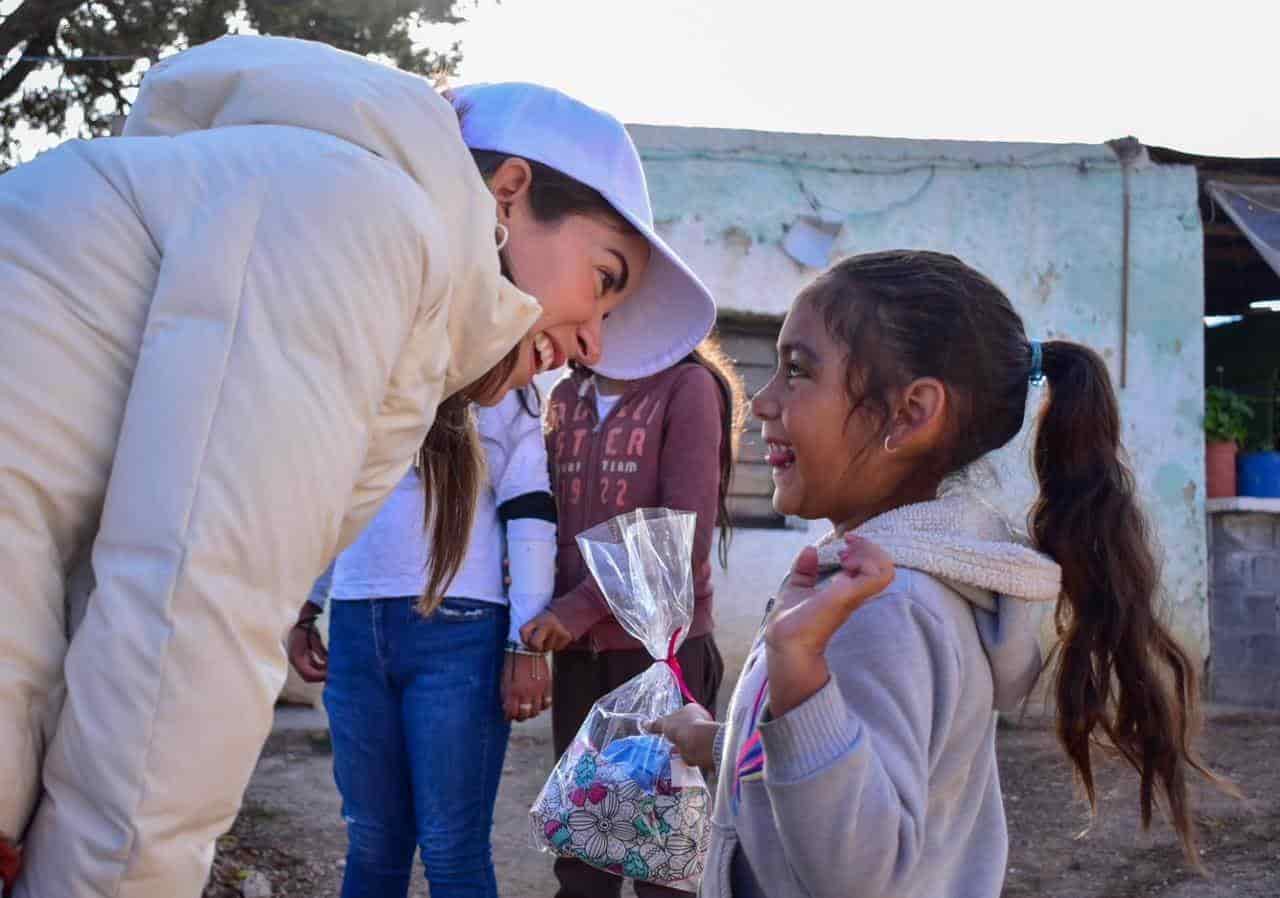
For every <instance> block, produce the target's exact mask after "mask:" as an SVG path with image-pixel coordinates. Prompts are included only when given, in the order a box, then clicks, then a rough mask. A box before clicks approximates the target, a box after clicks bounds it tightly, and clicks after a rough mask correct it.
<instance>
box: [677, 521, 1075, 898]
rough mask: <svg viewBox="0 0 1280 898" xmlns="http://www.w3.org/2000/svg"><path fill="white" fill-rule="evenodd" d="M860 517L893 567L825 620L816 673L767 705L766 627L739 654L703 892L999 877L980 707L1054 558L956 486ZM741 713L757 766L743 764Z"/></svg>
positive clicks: (925, 893) (900, 896)
mask: <svg viewBox="0 0 1280 898" xmlns="http://www.w3.org/2000/svg"><path fill="white" fill-rule="evenodd" d="M859 533H860V534H865V535H866V536H868V538H871V539H873V540H876V541H877V542H878V543H879V544H880V545H882V546H884V547H885V548H886V550H887V551H888V552H889V554H890V556H891V557H893V559H894V561H895V564H897V565H898V572H897V576H896V577H895V579H894V581H893V583H892V584H891V586H890V587H889V589H887V590H886V591H885V592H884V593H883V594H882V595H880V596H878V597H877V598H875V599H874V600H872V601H871V602H869V603H868V604H867V605H865V606H863V607H862V608H860V609H859V610H858V611H857V612H855V613H854V614H853V615H852V616H851V617H850V619H849V620H848V622H846V623H845V625H844V626H843V627H842V628H841V629H840V631H839V632H838V633H837V634H836V636H835V637H834V638H833V640H832V642H831V644H830V645H829V646H828V648H827V662H828V664H829V665H830V668H831V672H832V678H831V680H830V681H829V682H828V683H827V685H826V686H825V687H824V688H823V689H821V690H820V691H819V692H818V693H817V694H815V695H813V696H812V697H811V698H810V699H809V700H808V701H806V702H805V703H804V704H802V705H800V706H799V707H797V708H794V709H793V710H791V711H790V712H788V713H787V714H785V715H784V716H782V717H779V718H771V717H770V715H769V713H768V699H767V697H768V690H767V676H766V674H767V670H766V668H767V664H766V658H765V652H764V647H763V643H762V640H760V639H757V642H756V645H755V647H754V648H753V649H752V652H751V654H750V656H749V657H748V660H747V663H746V666H745V668H744V670H743V674H742V676H741V678H740V680H739V682H738V686H737V688H736V690H735V692H734V696H733V701H732V703H731V704H730V708H729V714H728V722H727V723H726V725H725V727H724V729H723V730H722V733H721V738H719V739H717V745H718V752H719V756H720V764H719V769H720V785H719V788H718V796H717V801H716V807H715V812H714V819H713V824H712V843H711V849H710V855H709V857H708V860H707V867H706V872H705V874H704V878H703V883H702V891H701V894H702V895H703V896H704V898H729V896H733V898H761V896H767V898H801V896H803V898H997V896H998V895H999V894H1000V890H1001V886H1002V883H1003V880H1004V871H1005V861H1006V858H1007V855H1008V834H1007V831H1006V828H1005V817H1004V808H1003V804H1002V801H1001V796H1000V781H999V774H998V771H997V769H996V756H995V714H994V711H995V710H996V709H1002V710H1008V709H1012V708H1013V707H1014V706H1016V705H1017V703H1018V702H1019V701H1021V700H1022V698H1023V697H1025V695H1026V694H1027V692H1028V690H1029V689H1030V688H1031V686H1032V684H1033V683H1034V681H1035V678H1036V675H1037V674H1038V672H1039V669H1040V663H1041V662H1040V652H1039V645H1038V640H1037V638H1036V627H1035V624H1034V617H1035V616H1034V615H1033V614H1032V608H1031V606H1030V602H1032V601H1047V600H1051V599H1053V598H1056V596H1057V594H1058V590H1059V589H1060V572H1059V570H1058V568H1057V565H1055V564H1054V563H1053V562H1052V561H1050V560H1049V559H1047V558H1045V557H1043V556H1041V555H1039V554H1038V553H1035V552H1034V551H1032V550H1030V549H1029V548H1027V547H1026V546H1025V545H1024V544H1022V543H1021V542H1020V540H1019V539H1018V538H1017V537H1016V536H1015V535H1014V534H1012V533H1011V532H1010V531H1009V529H1008V528H1007V527H1006V526H1005V525H1004V523H1003V521H1002V520H1001V519H1000V518H999V516H998V515H996V514H995V513H994V512H993V511H991V510H990V509H989V508H988V507H987V506H985V505H983V504H982V503H980V502H976V501H973V500H971V499H967V498H965V497H952V498H948V499H943V500H939V501H936V502H929V503H924V504H921V505H916V506H909V507H907V508H903V509H898V510H896V511H894V512H890V513H889V514H888V515H885V516H883V517H881V518H877V519H876V520H875V521H872V522H869V523H868V524H867V525H864V527H863V528H860V529H859ZM832 548H833V549H834V547H832ZM827 560H829V561H834V558H829V559H827ZM833 566H834V565H833ZM825 567H826V565H824V569H825ZM997 590H998V591H997ZM758 697H763V705H762V706H761V708H762V710H761V711H760V712H757V711H756V707H757V698H758ZM753 717H754V718H756V719H758V720H761V721H762V722H760V723H759V724H758V729H759V733H760V740H761V744H762V746H763V749H764V755H765V761H764V768H763V773H762V775H761V774H756V775H755V776H751V775H748V776H746V777H743V778H741V781H739V777H738V776H736V775H735V770H736V768H737V760H738V758H739V753H740V751H741V749H742V745H743V743H744V741H746V740H747V739H748V738H749V737H750V735H751V732H752V727H751V720H752V719H753Z"/></svg>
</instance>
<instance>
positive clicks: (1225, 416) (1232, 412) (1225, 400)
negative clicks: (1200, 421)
mask: <svg viewBox="0 0 1280 898" xmlns="http://www.w3.org/2000/svg"><path fill="white" fill-rule="evenodd" d="M1252 418H1253V409H1252V408H1251V407H1250V405H1249V401H1248V400H1247V399H1245V398H1244V397H1243V396H1241V395H1240V394H1239V393H1235V392H1233V391H1231V390H1228V389H1225V388H1223V387H1209V389H1207V390H1205V394H1204V434H1205V438H1206V439H1207V440H1208V441H1209V442H1211V443H1217V442H1224V443H1235V444H1237V445H1239V444H1240V443H1242V442H1244V440H1245V439H1246V438H1247V437H1248V435H1249V421H1250V420H1251V419H1252Z"/></svg>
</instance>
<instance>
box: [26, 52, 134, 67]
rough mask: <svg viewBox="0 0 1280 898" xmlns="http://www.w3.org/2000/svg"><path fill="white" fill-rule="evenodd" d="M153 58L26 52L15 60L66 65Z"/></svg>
mask: <svg viewBox="0 0 1280 898" xmlns="http://www.w3.org/2000/svg"><path fill="white" fill-rule="evenodd" d="M151 58H152V57H150V56H115V55H104V56H35V55H31V54H27V53H24V54H23V55H21V56H18V57H15V60H14V61H15V62H21V61H23V60H27V61H29V62H60V63H62V64H63V65H66V64H67V63H72V62H127V61H132V62H137V61H138V60H139V59H151Z"/></svg>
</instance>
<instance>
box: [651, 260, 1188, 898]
mask: <svg viewBox="0 0 1280 898" xmlns="http://www.w3.org/2000/svg"><path fill="white" fill-rule="evenodd" d="M778 352H779V363H778V370H777V373H776V374H775V376H774V378H773V380H772V381H771V382H770V383H769V385H768V386H767V387H765V389H764V390H763V391H762V392H761V393H760V394H759V395H757V396H756V397H755V399H754V401H753V411H754V413H755V414H756V416H757V417H758V418H760V419H761V420H762V421H763V422H764V438H765V440H766V441H767V443H768V445H769V461H770V464H771V465H772V466H773V478H774V497H773V503H774V507H775V508H776V509H777V510H778V511H779V512H780V513H782V514H788V515H797V516H801V517H805V518H809V519H827V520H830V521H831V523H832V525H833V526H834V531H833V533H832V535H831V536H830V537H828V538H827V539H826V540H824V541H823V542H822V543H821V544H819V545H818V546H817V547H811V548H809V549H806V550H805V551H804V552H803V553H802V554H801V555H800V557H799V558H798V559H797V561H796V564H795V567H794V569H793V570H792V572H791V574H790V575H789V576H788V577H787V579H786V580H785V581H784V582H783V584H782V586H781V588H780V590H779V592H778V594H777V595H776V596H775V597H774V598H773V599H771V600H770V602H769V607H768V611H767V614H766V618H765V624H764V626H763V627H762V629H761V633H760V636H759V638H758V639H757V641H756V645H755V647H754V648H753V650H752V652H751V654H750V656H749V658H748V660H747V663H746V666H745V668H744V671H743V674H742V676H741V678H740V680H739V683H738V686H737V689H736V690H735V693H734V697H733V701H732V703H731V705H730V709H729V715H728V720H727V722H726V723H725V724H724V725H723V726H721V725H719V724H716V723H714V722H713V721H711V719H710V716H709V715H708V714H707V713H706V712H705V711H704V710H703V709H701V708H699V707H698V706H696V705H690V706H687V707H686V708H685V709H684V710H682V711H681V712H679V713H677V714H675V715H673V716H671V717H668V718H665V719H664V720H662V721H659V722H658V723H657V725H656V728H657V729H659V730H660V731H662V732H664V733H666V734H667V735H668V736H669V737H670V738H671V739H672V740H673V741H674V742H675V743H676V745H677V746H678V748H679V750H680V751H681V753H682V754H683V755H684V756H685V757H686V759H688V760H690V761H693V762H696V763H701V764H703V765H706V766H712V765H714V766H716V767H717V768H718V770H719V774H720V778H719V792H718V796H717V802H716V807H715V812H714V818H713V826H712V840H711V848H710V853H709V856H708V860H707V866H706V873H705V875H704V879H703V884H702V895H704V896H707V898H728V896H733V898H762V896H767V898H801V896H804V898H997V896H998V895H999V894H1000V890H1001V886H1002V883H1003V880H1004V871H1005V862H1006V859H1007V854H1008V835H1007V830H1006V826H1005V817H1004V809H1003V805H1002V800H1001V795H1000V781H999V774H998V771H997V767H996V757H995V714H994V711H995V710H997V709H1012V708H1014V707H1016V706H1017V705H1018V704H1019V703H1020V702H1021V701H1022V700H1023V699H1024V698H1025V697H1026V695H1027V694H1028V692H1029V691H1030V689H1031V687H1032V686H1033V685H1034V683H1035V681H1036V678H1037V677H1038V675H1039V674H1040V670H1041V659H1040V654H1039V649H1038V641H1037V632H1036V630H1037V627H1036V625H1035V621H1036V620H1037V619H1038V617H1039V616H1038V615H1036V614H1034V613H1033V608H1032V605H1033V603H1037V602H1043V603H1053V604H1054V612H1055V620H1056V621H1057V624H1058V633H1059V637H1060V653H1061V655H1060V661H1059V664H1058V665H1057V666H1056V667H1055V668H1054V673H1053V674H1052V678H1053V679H1052V684H1051V685H1052V688H1053V692H1054V697H1055V699H1056V713H1057V715H1058V733H1059V737H1060V739H1061V742H1062V744H1063V747H1064V749H1065V750H1066V753H1067V755H1068V757H1069V758H1070V760H1071V762H1072V764H1073V766H1074V767H1075V770H1076V772H1077V773H1078V775H1079V776H1080V778H1081V781H1082V782H1083V784H1084V786H1085V789H1086V792H1087V793H1088V795H1089V798H1090V800H1091V801H1092V799H1093V776H1092V770H1093V768H1092V763H1091V754H1090V739H1091V738H1094V739H1102V740H1104V741H1106V742H1109V743H1110V744H1112V745H1113V746H1114V747H1115V748H1117V749H1119V751H1120V754H1121V755H1122V756H1123V757H1125V758H1127V759H1128V760H1129V762H1130V763H1131V764H1132V766H1133V767H1134V768H1135V770H1136V771H1137V773H1138V775H1139V776H1140V777H1141V780H1142V789H1141V793H1140V794H1141V812H1142V818H1143V820H1144V822H1146V821H1148V820H1149V818H1150V814H1151V808H1152V805H1153V803H1154V802H1155V801H1156V800H1157V799H1161V800H1162V804H1163V806H1164V807H1165V808H1166V809H1167V810H1168V812H1169V816H1170V819H1171V820H1172V822H1173V824H1174V826H1175V828H1176V829H1177V832H1178V834H1179V836H1180V837H1181V839H1182V842H1183V846H1184V848H1185V850H1186V852H1187V856H1188V858H1189V859H1190V861H1191V862H1192V863H1193V864H1194V863H1195V857H1196V855H1195V832H1194V825H1193V823H1192V815H1191V810H1190V808H1189V801H1188V796H1187V782H1186V779H1187V778H1186V774H1187V772H1188V770H1189V769H1191V770H1197V771H1199V772H1201V773H1203V774H1205V775H1206V776H1209V774H1208V772H1207V771H1206V770H1205V768H1204V767H1203V766H1202V765H1201V763H1200V762H1199V760H1198V759H1197V758H1196V757H1195V755H1194V754H1193V753H1192V751H1191V749H1190V742H1191V738H1192V735H1193V732H1192V729H1193V723H1194V721H1195V719H1196V713H1195V702H1196V671H1195V666H1194V664H1193V663H1192V662H1191V660H1190V659H1189V658H1188V656H1187V655H1186V654H1185V653H1184V652H1183V650H1182V649H1181V648H1180V647H1179V646H1178V644H1177V643H1176V642H1175V641H1174V639H1173V638H1172V637H1171V636H1170V634H1169V633H1168V631H1167V630H1166V629H1165V628H1164V627H1163V626H1162V625H1161V623H1160V622H1159V620H1158V619H1157V616H1156V600H1155V597H1156V593H1157V582H1158V577H1157V568H1156V564H1155V560H1154V557H1153V553H1152V549H1151V546H1150V544H1149V540H1148V537H1147V530H1146V527H1145V524H1144V521H1143V517H1142V514H1141V511H1140V509H1139V506H1138V502H1137V499H1136V497H1135V495H1134V486H1133V481H1132V478H1131V476H1130V473H1129V471H1128V469H1127V468H1126V466H1125V462H1124V459H1123V450H1122V448H1121V446H1120V443H1119V434H1120V421H1119V412H1118V408H1117V402H1116V397H1115V394H1114V391H1113V389H1112V387H1111V382H1110V379H1109V377H1108V374H1107V369H1106V366H1105V364H1104V363H1103V361H1102V360H1101V359H1100V358H1099V357H1098V356H1097V355H1096V354H1095V353H1094V352H1093V351H1091V350H1090V349H1087V348H1086V347H1084V346H1080V345H1078V344H1075V343H1070V342H1066V341H1052V342H1048V343H1044V344H1041V343H1037V342H1033V341H1028V339H1027V337H1026V334H1025V332H1024V329H1023V325H1022V321H1021V319H1020V318H1019V317H1018V315H1017V313H1016V312H1015V311H1014V310H1013V308H1012V306H1011V305H1010V303H1009V301H1008V299H1007V298H1006V297H1005V296H1004V295H1003V294H1002V293H1001V292H1000V290H999V289H998V288H997V287H996V286H995V285H994V284H992V283H991V282H990V281H989V280H987V279H986V278H985V277H983V276H982V275H981V274H979V273H977V272H976V271H974V270H973V269H971V268H969V267H968V266H966V265H964V264H963V263H962V262H960V261H959V260H958V259H956V258H954V257H952V256H946V255H942V254H938V253H930V252H912V251H894V252H884V253H873V254H867V255H862V256H855V257H852V258H849V259H846V260H844V261H842V262H840V263H838V264H836V265H835V266H834V267H832V268H831V269H830V270H828V271H827V272H826V273H824V274H823V275H822V276H821V277H820V278H818V279H817V280H816V281H815V282H814V283H813V284H812V285H811V286H810V287H809V288H807V289H806V290H805V291H804V292H803V293H801V295H800V296H799V297H798V298H797V299H796V301H795V303H794V305H793V306H792V309H791V312H790V314H789V315H788V316H787V320H786V323H785V324H784V325H783V328H782V332H781V335H780V338H779V346H778ZM1044 382H1047V390H1046V391H1045V392H1046V395H1045V396H1044V400H1043V404H1042V407H1041V410H1040V415H1039V422H1038V430H1037V434H1036V440H1035V450H1034V461H1035V471H1036V475H1037V479H1038V483H1039V487H1040V495H1039V497H1038V499H1037V500H1036V503H1035V505H1034V506H1033V509H1032V512H1031V515H1030V520H1029V523H1030V531H1031V533H1030V536H1029V538H1026V537H1022V536H1020V535H1019V534H1016V533H1014V532H1013V531H1012V530H1011V529H1010V528H1009V527H1007V526H1006V525H1005V524H1004V522H1003V519H1002V518H1001V517H1000V516H999V515H998V514H997V513H995V512H994V511H993V510H991V509H990V508H989V507H988V506H986V505H985V504H984V503H982V502H981V501H980V500H978V499H977V498H975V497H973V496H972V495H966V494H965V493H963V492H957V491H952V492H949V493H948V492H946V491H944V490H943V489H942V487H943V483H944V480H946V478H947V477H948V475H951V474H953V473H955V472H959V471H962V470H963V469H965V468H967V467H968V466H970V465H971V464H973V463H974V462H977V461H978V460H979V459H981V458H982V457H983V456H985V455H986V454H987V453H989V452H992V451H994V450H996V449H998V448H1000V447H1001V446H1004V445H1005V444H1006V443H1008V442H1009V441H1011V440H1012V439H1013V438H1014V436H1015V435H1016V434H1017V433H1018V432H1019V431H1020V430H1021V428H1022V424H1023V418H1024V413H1025V408H1026V404H1027V398H1028V389H1029V386H1030V385H1032V384H1036V385H1038V384H1041V383H1044Z"/></svg>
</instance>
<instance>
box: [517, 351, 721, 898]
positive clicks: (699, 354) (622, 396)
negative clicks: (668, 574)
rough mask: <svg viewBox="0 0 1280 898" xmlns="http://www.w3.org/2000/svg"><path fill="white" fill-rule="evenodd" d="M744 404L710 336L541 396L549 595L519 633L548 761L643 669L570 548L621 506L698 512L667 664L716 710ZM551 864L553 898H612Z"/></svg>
mask: <svg viewBox="0 0 1280 898" xmlns="http://www.w3.org/2000/svg"><path fill="white" fill-rule="evenodd" d="M744 408H745V404H744V402H743V389H742V383H741V380H740V379H739V378H738V376H737V374H736V373H735V372H734V370H733V366H732V364H731V363H730V362H729V360H728V359H727V358H726V357H725V356H724V355H723V353H721V351H720V349H719V347H718V346H716V345H715V344H714V343H713V342H711V341H707V342H704V343H703V344H702V346H700V347H699V348H698V349H697V350H695V351H694V352H693V353H692V354H691V355H689V356H688V357H687V358H685V359H684V360H682V361H680V362H679V363H677V364H676V365H674V366H673V367H671V368H668V369H667V370H665V371H662V372H659V373H658V374H655V375H653V376H651V377H645V378H642V379H640V380H621V379H615V378H610V377H605V376H604V375H602V374H601V373H600V372H598V371H597V372H592V371H588V370H586V369H577V370H574V371H572V372H571V373H570V374H568V375H567V376H565V377H564V378H563V379H562V380H561V381H560V383H559V384H557V385H556V387H555V389H554V390H553V391H552V394H551V399H550V402H549V404H548V409H549V410H548V425H549V431H548V435H547V455H548V457H549V462H550V465H551V488H552V491H553V492H554V493H555V496H556V504H557V506H558V511H559V519H560V525H559V552H558V556H557V561H556V564H557V572H556V590H555V595H556V598H554V599H553V600H552V601H551V605H550V606H549V607H548V609H547V610H546V611H544V612H543V613H542V614H540V615H539V616H538V617H536V618H534V619H533V620H531V621H530V622H529V623H528V624H526V625H525V627H524V629H523V630H522V631H521V637H522V638H523V640H524V642H525V644H526V645H528V646H529V647H531V648H533V649H535V650H537V651H548V650H551V651H555V652H556V656H555V666H554V671H555V673H554V680H553V683H552V703H551V714H552V718H551V725H552V731H553V735H554V741H555V750H556V755H557V756H559V755H561V754H563V753H564V751H565V750H566V749H567V748H568V747H569V744H570V743H571V742H572V741H573V738H574V736H575V735H576V734H577V732H578V728H579V727H580V726H581V725H582V722H583V721H584V720H585V719H586V717H587V713H588V712H589V711H590V710H591V706H592V705H593V704H595V702H596V700H597V699H599V698H601V697H602V696H604V695H606V694H607V693H609V692H611V691H612V690H613V689H615V688H617V687H618V686H621V685H622V684H623V683H624V682H626V681H627V680H629V679H631V678H632V677H634V676H636V675H637V674H639V673H642V672H643V671H644V670H645V669H647V668H648V667H649V665H650V664H652V663H653V659H652V658H650V657H649V653H648V652H647V651H646V650H645V649H644V647H643V646H642V645H641V644H640V643H639V642H638V641H637V640H635V639H633V638H632V637H631V636H629V635H628V634H627V633H626V631H624V630H623V629H622V626H621V625H620V624H619V623H618V622H617V621H616V620H614V618H613V615H612V614H611V613H610V612H609V606H608V605H607V604H606V603H605V600H604V596H603V595H602V594H601V592H600V590H599V588H598V587H597V585H596V583H595V580H594V579H592V577H591V574H590V572H589V571H588V570H587V566H586V563H585V562H584V561H583V558H582V554H581V553H580V552H579V550H578V545H577V542H576V537H577V535H578V534H579V533H581V532H582V531H584V530H586V529H588V528H590V527H594V526H595V525H596V524H599V523H602V522H603V521H607V520H609V519H610V518H613V517H615V516H616V515H619V514H621V513H623V512H626V511H632V510H634V509H637V508H672V509H678V510H681V511H692V512H695V513H697V515H698V522H697V527H696V530H695V533H694V540H693V574H694V611H693V622H692V624H691V625H690V627H689V636H688V639H686V640H685V643H684V645H683V646H681V647H680V650H679V651H678V652H677V657H678V658H679V660H680V665H681V667H682V669H683V671H684V674H685V678H686V679H687V680H688V683H689V689H690V691H692V692H693V695H694V697H695V698H697V700H698V701H699V703H700V704H702V705H703V706H704V707H707V708H714V707H715V703H716V693H717V692H718V691H719V688H720V680H721V678H722V677H723V674H724V662H723V661H722V660H721V658H720V652H719V650H718V649H717V648H716V644H715V639H714V637H713V635H712V632H711V631H712V616H711V593H712V587H711V544H712V542H713V537H714V533H715V528H716V526H717V525H719V526H720V527H721V532H720V545H719V556H720V563H721V564H722V565H724V564H725V563H726V560H727V552H728V540H729V526H728V515H727V509H726V497H727V493H728V489H729V479H730V477H731V475H732V473H733V461H734V454H735V450H736V448H737V445H736V444H737V434H738V431H739V429H740V427H739V424H740V418H741V415H742V412H743V409H744ZM555 868H556V877H557V878H558V879H559V880H560V890H559V892H558V893H557V898H609V896H617V895H620V894H621V893H622V880H620V879H619V878H618V877H616V876H614V875H612V874H610V873H606V872H604V871H602V870H597V869H595V868H594V867H590V866H588V865H586V864H584V863H581V862H580V861H574V860H569V859H565V858H561V859H558V860H557V861H556V863H555ZM635 889H636V894H637V895H638V896H640V898H651V896H665V895H686V894H687V893H685V892H679V891H676V890H674V889H669V888H666V887H663V886H658V885H654V884H652V883H643V882H637V883H636V884H635Z"/></svg>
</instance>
